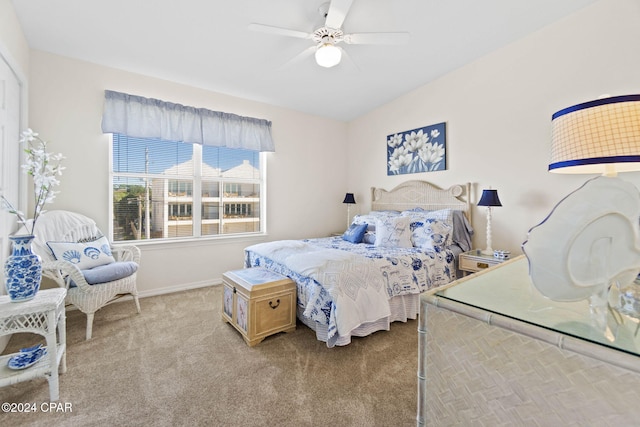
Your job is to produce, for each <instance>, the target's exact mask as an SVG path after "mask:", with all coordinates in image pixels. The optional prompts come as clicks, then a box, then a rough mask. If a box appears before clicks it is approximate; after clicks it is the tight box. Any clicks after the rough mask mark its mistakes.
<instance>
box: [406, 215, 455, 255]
mask: <svg viewBox="0 0 640 427" xmlns="http://www.w3.org/2000/svg"><path fill="white" fill-rule="evenodd" d="M401 215H402V216H406V217H409V218H411V222H412V223H422V224H426V223H428V222H430V221H434V220H439V221H441V222H443V223H444V224H446V225H449V226H450V227H451V228H452V227H453V209H440V210H437V211H425V210H422V209H419V208H418V209H413V210H409V211H403V212H402V213H401ZM417 228H418V224H415V225H414V226H412V229H413V230H415V229H417ZM414 243H415V242H414ZM452 243H453V238H452V233H451V230H450V231H449V233H447V238H446V244H445V246H449V245H451V244H452ZM414 246H415V247H421V246H422V245H421V244H414Z"/></svg>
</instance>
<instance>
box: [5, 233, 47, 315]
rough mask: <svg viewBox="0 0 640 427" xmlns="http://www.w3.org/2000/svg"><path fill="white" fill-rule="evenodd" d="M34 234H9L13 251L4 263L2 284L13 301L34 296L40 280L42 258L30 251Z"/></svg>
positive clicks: (24, 299)
mask: <svg viewBox="0 0 640 427" xmlns="http://www.w3.org/2000/svg"><path fill="white" fill-rule="evenodd" d="M34 237H35V236H31V235H29V236H10V237H9V239H10V240H11V242H12V244H13V251H12V253H11V255H10V256H9V257H8V258H7V260H6V261H5V263H4V285H5V287H6V288H7V294H9V298H10V299H11V301H14V302H21V301H28V300H30V299H32V298H33V297H35V296H36V293H38V290H39V289H40V282H41V281H42V260H41V259H40V256H39V255H36V254H34V253H33V252H31V242H32V241H33V239H34Z"/></svg>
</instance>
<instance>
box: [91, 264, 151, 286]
mask: <svg viewBox="0 0 640 427" xmlns="http://www.w3.org/2000/svg"><path fill="white" fill-rule="evenodd" d="M137 270H138V264H136V263H135V262H133V261H120V262H112V263H111V264H106V265H100V266H98V267H93V268H91V269H88V270H82V274H83V275H84V279H85V280H86V281H87V283H88V284H90V285H97V284H99V283H106V282H113V281H114V280H120V279H124V278H125V277H129V276H131V275H132V274H133V273H135V272H136V271H137Z"/></svg>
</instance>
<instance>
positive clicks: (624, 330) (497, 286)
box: [435, 255, 640, 355]
mask: <svg viewBox="0 0 640 427" xmlns="http://www.w3.org/2000/svg"><path fill="white" fill-rule="evenodd" d="M638 286H640V284H639V285H638ZM616 291H617V290H616V289H614V290H612V293H611V298H610V305H609V307H608V308H606V309H605V314H604V316H602V317H600V318H596V316H594V315H592V314H591V310H590V308H589V301H588V300H583V301H577V302H560V301H553V300H550V299H548V298H546V297H545V296H543V295H542V294H541V293H540V292H539V291H538V290H537V289H536V288H535V286H534V285H533V283H532V282H531V279H530V278H529V266H528V263H527V259H526V257H525V256H524V255H523V256H520V257H517V258H515V259H513V260H511V261H508V262H505V263H503V264H500V265H498V266H496V267H493V268H491V269H489V270H486V271H483V272H481V273H476V274H474V275H471V276H467V277H464V278H462V279H460V280H458V281H457V282H455V284H454V285H453V286H451V287H449V288H447V289H444V290H441V291H439V292H436V293H435V296H437V297H440V298H445V299H448V300H452V301H456V302H458V303H462V304H466V305H469V306H473V307H476V308H479V309H482V310H486V311H489V312H493V313H496V314H500V315H503V316H507V317H510V318H513V319H517V320H521V321H524V322H527V323H530V324H533V325H536V326H540V327H543V328H546V329H549V330H552V331H556V332H559V333H562V334H565V335H569V336H573V337H576V338H580V339H583V340H587V341H590V342H593V343H597V344H601V345H604V346H607V347H611V348H615V349H617V350H621V351H624V352H626V353H630V354H633V355H640V333H639V332H638V330H639V329H640V320H639V319H637V318H634V317H632V316H628V315H623V314H621V313H620V312H619V310H616V309H614V308H612V306H617V305H618V304H616V303H615V301H617V297H618V295H617V294H616V293H615V292H616ZM612 298H613V299H612ZM604 317H606V319H605V318H604Z"/></svg>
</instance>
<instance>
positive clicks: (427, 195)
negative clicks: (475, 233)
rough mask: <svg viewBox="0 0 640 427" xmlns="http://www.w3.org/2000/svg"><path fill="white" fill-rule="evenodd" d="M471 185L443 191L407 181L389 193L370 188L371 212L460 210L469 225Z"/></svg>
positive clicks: (422, 182) (418, 182)
mask: <svg viewBox="0 0 640 427" xmlns="http://www.w3.org/2000/svg"><path fill="white" fill-rule="evenodd" d="M470 189H471V184H470V183H468V182H467V183H466V184H458V185H453V186H451V187H449V188H448V189H446V190H443V189H441V188H439V187H436V186H435V185H433V184H430V183H428V182H427V181H417V180H416V181H407V182H405V183H403V184H400V185H398V186H397V187H395V188H394V189H393V190H391V191H387V190H385V189H383V188H376V187H372V188H371V210H374V211H383V210H395V211H403V210H407V209H413V208H422V209H425V210H438V209H447V208H451V209H455V210H461V211H463V212H464V213H465V215H466V216H467V219H468V220H469V223H471V203H470V202H469V194H470Z"/></svg>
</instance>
